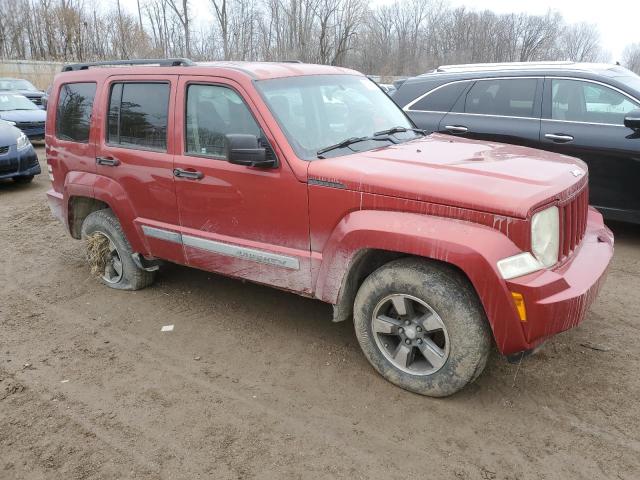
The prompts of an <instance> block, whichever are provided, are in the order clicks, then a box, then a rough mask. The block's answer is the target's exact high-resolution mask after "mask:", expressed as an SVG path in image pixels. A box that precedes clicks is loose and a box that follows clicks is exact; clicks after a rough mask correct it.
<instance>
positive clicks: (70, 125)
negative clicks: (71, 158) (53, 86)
mask: <svg viewBox="0 0 640 480" xmlns="http://www.w3.org/2000/svg"><path fill="white" fill-rule="evenodd" d="M95 96H96V84H95V83H66V84H64V85H62V86H61V87H60V95H58V105H57V109H56V137H57V138H59V139H60V140H67V141H70V142H79V143H87V142H88V141H89V133H90V129H91V128H90V126H91V111H92V109H93V100H94V98H95Z"/></svg>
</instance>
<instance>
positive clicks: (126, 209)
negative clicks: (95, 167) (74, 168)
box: [64, 172, 148, 255]
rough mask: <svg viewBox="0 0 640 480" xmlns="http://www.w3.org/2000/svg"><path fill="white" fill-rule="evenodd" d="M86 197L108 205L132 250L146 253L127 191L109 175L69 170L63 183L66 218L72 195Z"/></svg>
mask: <svg viewBox="0 0 640 480" xmlns="http://www.w3.org/2000/svg"><path fill="white" fill-rule="evenodd" d="M76 196H80V197H88V198H93V199H95V200H99V201H101V202H103V203H105V204H107V205H108V206H109V208H110V209H111V210H112V211H113V213H114V214H115V215H116V217H117V218H118V220H119V221H120V225H121V226H122V230H123V231H124V233H125V235H126V236H127V240H128V241H129V244H130V245H131V248H132V249H133V251H134V252H139V253H142V254H143V255H144V254H147V253H148V252H147V251H148V249H147V246H146V245H145V242H144V241H143V239H142V236H141V235H140V232H139V231H138V229H137V228H136V227H135V223H134V220H135V219H136V217H137V215H136V212H135V209H134V208H133V204H132V203H131V201H130V200H129V197H128V196H127V192H126V191H125V190H124V189H123V188H122V186H120V185H119V184H118V183H117V182H115V181H114V180H112V179H111V178H109V177H105V176H103V175H97V174H95V173H88V172H69V173H68V174H67V176H66V178H65V184H64V205H65V208H66V210H67V211H66V212H65V215H66V218H67V219H68V218H69V213H70V212H69V208H70V201H71V198H72V197H76Z"/></svg>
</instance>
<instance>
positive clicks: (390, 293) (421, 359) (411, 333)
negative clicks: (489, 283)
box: [354, 258, 492, 397]
mask: <svg viewBox="0 0 640 480" xmlns="http://www.w3.org/2000/svg"><path fill="white" fill-rule="evenodd" d="M354 324H355V331H356V336H357V337H358V341H359V342H360V346H361V347H362V350H363V352H364V354H365V356H366V357H367V359H368V360H369V362H370V363H371V365H373V367H374V368H375V369H376V370H377V371H378V372H379V373H380V374H381V375H382V376H383V377H384V378H386V379H387V380H388V381H390V382H391V383H393V384H395V385H398V386H400V387H402V388H404V389H406V390H410V391H412V392H415V393H419V394H422V395H428V396H431V397H445V396H448V395H451V394H453V393H455V392H457V391H459V390H460V389H462V388H464V387H465V385H467V384H468V383H470V382H472V381H474V380H475V379H476V378H477V377H478V376H479V375H480V374H481V373H482V371H483V369H484V367H485V365H486V363H487V358H488V356H489V352H490V350H491V345H492V337H491V331H490V328H489V325H488V322H487V319H486V316H485V313H484V309H483V308H482V305H481V304H480V301H479V299H478V296H477V295H476V292H475V290H474V289H473V287H472V286H471V284H470V283H469V281H468V280H467V279H466V278H465V277H464V276H463V275H462V274H461V273H460V272H459V271H457V270H456V269H455V268H453V267H450V266H447V265H444V264H440V263H436V262H429V261H425V260H421V259H415V258H403V259H400V260H395V261H393V262H390V263H388V264H386V265H384V266H382V267H380V268H379V269H377V270H376V271H374V272H373V273H372V274H371V275H369V276H368V277H367V278H366V279H365V281H364V282H363V283H362V285H361V287H360V289H359V290H358V294H357V295H356V300H355V305H354Z"/></svg>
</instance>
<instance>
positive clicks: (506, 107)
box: [464, 78, 538, 117]
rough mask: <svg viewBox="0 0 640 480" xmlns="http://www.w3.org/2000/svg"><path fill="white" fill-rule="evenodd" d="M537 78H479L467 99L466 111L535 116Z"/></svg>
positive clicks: (506, 115)
mask: <svg viewBox="0 0 640 480" xmlns="http://www.w3.org/2000/svg"><path fill="white" fill-rule="evenodd" d="M537 85H538V80H537V79H535V78H518V79H496V80H478V81H477V82H476V83H475V85H474V86H473V87H471V90H469V93H468V94H467V98H466V101H465V107H464V111H465V113H476V114H483V115H498V116H505V117H533V116H534V109H535V98H536V88H537Z"/></svg>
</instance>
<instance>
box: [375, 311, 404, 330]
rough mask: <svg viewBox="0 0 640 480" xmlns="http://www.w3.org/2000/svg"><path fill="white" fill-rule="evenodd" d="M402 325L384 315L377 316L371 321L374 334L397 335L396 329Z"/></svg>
mask: <svg viewBox="0 0 640 480" xmlns="http://www.w3.org/2000/svg"><path fill="white" fill-rule="evenodd" d="M401 324H402V322H401V321H400V320H396V319H395V318H391V317H388V316H386V315H378V316H377V317H376V318H374V319H373V331H374V332H376V333H386V334H397V333H398V327H399V326H400V325H401Z"/></svg>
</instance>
